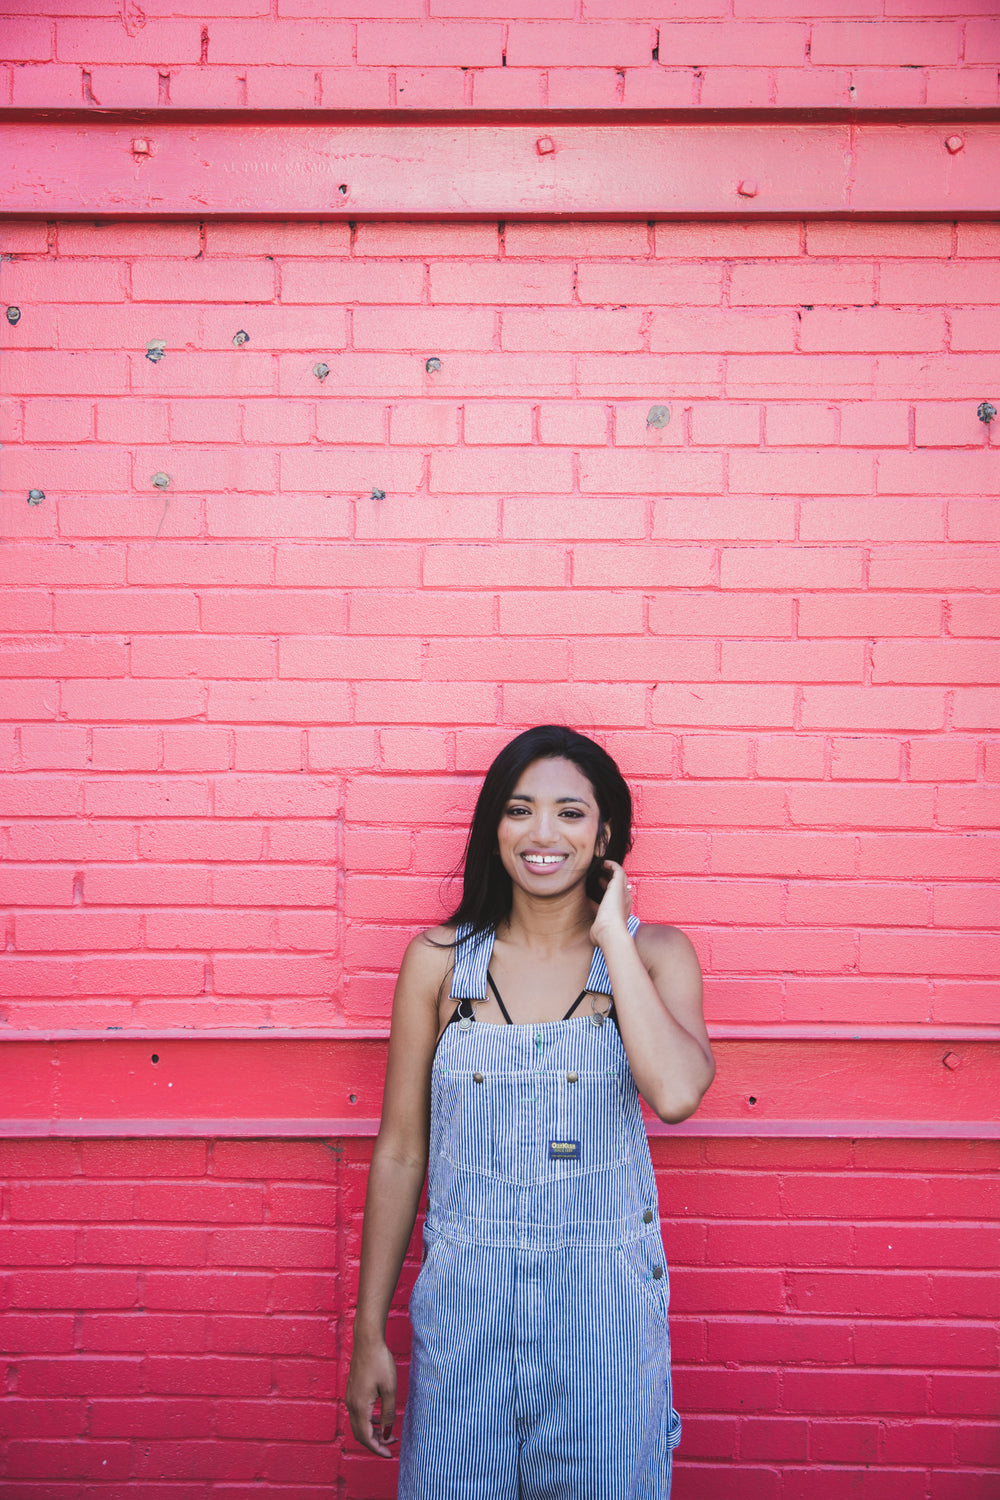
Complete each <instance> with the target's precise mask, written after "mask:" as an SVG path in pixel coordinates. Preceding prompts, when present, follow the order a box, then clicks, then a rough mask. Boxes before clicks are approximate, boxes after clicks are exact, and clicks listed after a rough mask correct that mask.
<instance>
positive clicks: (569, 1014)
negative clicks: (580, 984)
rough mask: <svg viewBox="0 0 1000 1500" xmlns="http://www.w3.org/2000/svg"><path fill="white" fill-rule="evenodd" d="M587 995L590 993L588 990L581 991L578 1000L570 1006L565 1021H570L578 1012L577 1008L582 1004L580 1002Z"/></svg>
mask: <svg viewBox="0 0 1000 1500" xmlns="http://www.w3.org/2000/svg"><path fill="white" fill-rule="evenodd" d="M587 993H588V991H587V990H586V989H582V990H581V991H580V993H579V994H578V995H577V997H576V999H575V1000H574V1001H573V1004H572V1005H571V1006H570V1008H569V1010H568V1011H567V1012H566V1014H565V1015H564V1016H563V1020H564V1021H568V1020H569V1018H570V1016H571V1015H572V1014H573V1012H574V1011H575V1010H576V1008H577V1006H578V1005H579V1004H580V1001H581V1000H582V999H583V997H584V995H586V994H587Z"/></svg>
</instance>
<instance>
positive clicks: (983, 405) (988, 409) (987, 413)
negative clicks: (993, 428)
mask: <svg viewBox="0 0 1000 1500" xmlns="http://www.w3.org/2000/svg"><path fill="white" fill-rule="evenodd" d="M996 414H997V409H996V407H995V406H994V405H993V402H992V401H980V403H979V405H978V406H977V407H976V416H977V417H978V418H979V420H980V422H986V423H987V424H989V423H990V422H992V421H993V418H994V417H995V416H996Z"/></svg>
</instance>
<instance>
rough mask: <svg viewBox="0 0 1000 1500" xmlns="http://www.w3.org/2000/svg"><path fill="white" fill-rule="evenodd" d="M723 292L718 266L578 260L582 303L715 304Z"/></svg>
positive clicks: (708, 305)
mask: <svg viewBox="0 0 1000 1500" xmlns="http://www.w3.org/2000/svg"><path fill="white" fill-rule="evenodd" d="M721 294H722V272H721V268H720V267H718V266H712V265H710V264H709V265H698V264H691V265H669V264H667V263H666V262H665V261H657V262H654V263H652V264H648V265H637V264H635V263H631V264H630V263H624V264H623V263H622V262H619V261H604V262H602V261H589V262H586V261H584V262H581V264H580V268H579V271H578V273H577V296H578V297H579V299H580V301H581V302H583V303H604V304H608V303H611V304H614V303H620V302H629V303H640V304H645V305H647V306H650V307H658V306H664V305H672V304H676V305H678V306H681V307H690V306H693V305H694V306H704V307H712V306H715V305H717V304H718V302H719V301H720V299H721Z"/></svg>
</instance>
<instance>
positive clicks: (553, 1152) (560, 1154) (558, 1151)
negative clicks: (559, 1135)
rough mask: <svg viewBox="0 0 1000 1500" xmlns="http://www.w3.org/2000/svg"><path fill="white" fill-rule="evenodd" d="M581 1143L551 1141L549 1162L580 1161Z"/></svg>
mask: <svg viewBox="0 0 1000 1500" xmlns="http://www.w3.org/2000/svg"><path fill="white" fill-rule="evenodd" d="M579 1160H580V1142H579V1141H549V1161H579Z"/></svg>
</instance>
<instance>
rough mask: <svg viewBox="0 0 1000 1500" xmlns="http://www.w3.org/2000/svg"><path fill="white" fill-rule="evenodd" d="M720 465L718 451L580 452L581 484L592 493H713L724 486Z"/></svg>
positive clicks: (721, 459)
mask: <svg viewBox="0 0 1000 1500" xmlns="http://www.w3.org/2000/svg"><path fill="white" fill-rule="evenodd" d="M723 466H724V460H723V457H722V455H721V454H711V453H695V452H677V451H673V450H670V449H659V450H655V449H652V450H631V451H629V450H627V449H618V450H615V449H602V450H601V451H599V452H587V453H582V454H581V455H580V488H581V489H582V490H583V491H584V493H591V494H593V493H599V492H604V493H607V494H618V495H628V494H656V493H660V492H661V491H663V490H672V491H675V492H676V491H680V492H681V493H683V494H712V493H714V492H717V491H718V490H720V489H722V488H723V482H724V481H723Z"/></svg>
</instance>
